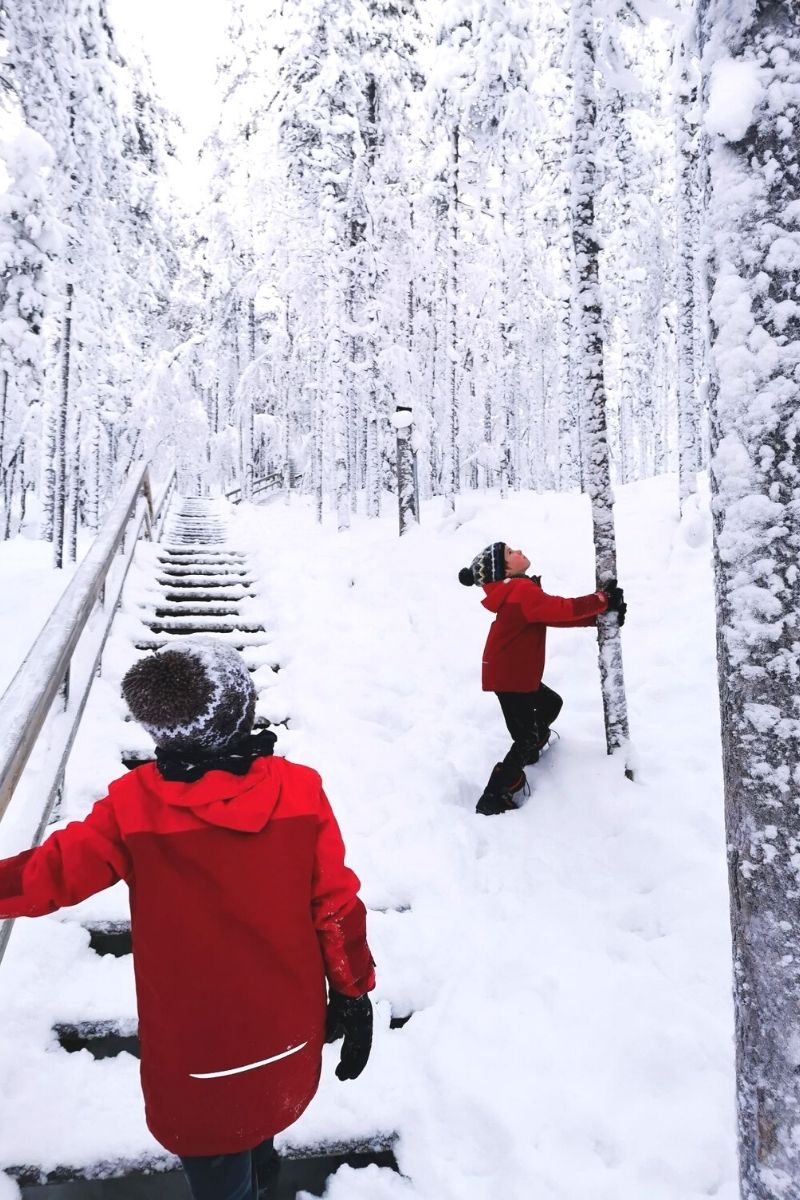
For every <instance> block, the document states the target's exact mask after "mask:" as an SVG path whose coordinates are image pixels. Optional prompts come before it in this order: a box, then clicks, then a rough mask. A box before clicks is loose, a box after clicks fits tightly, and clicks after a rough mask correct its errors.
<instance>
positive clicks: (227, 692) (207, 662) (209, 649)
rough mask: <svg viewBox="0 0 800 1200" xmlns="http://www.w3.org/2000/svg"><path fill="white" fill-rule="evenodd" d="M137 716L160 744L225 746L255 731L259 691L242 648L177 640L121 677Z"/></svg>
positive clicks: (206, 747) (209, 641)
mask: <svg viewBox="0 0 800 1200" xmlns="http://www.w3.org/2000/svg"><path fill="white" fill-rule="evenodd" d="M122 694H123V696H124V697H125V700H126V702H127V705H128V708H129V709H130V710H131V714H132V715H133V717H134V719H135V720H137V721H138V722H139V723H140V724H141V725H144V727H145V729H146V730H147V732H148V733H149V734H150V736H151V737H152V739H153V741H154V742H155V744H156V746H158V747H160V748H170V749H174V750H183V749H187V748H190V747H196V748H197V749H202V750H224V749H227V747H228V746H232V745H234V744H235V743H236V742H238V741H241V739H242V738H244V737H247V735H248V734H249V733H250V732H251V731H252V728H253V720H254V717H255V709H256V690H255V687H254V686H253V681H252V679H251V678H250V672H249V671H248V670H247V667H246V666H245V662H244V659H243V658H242V656H241V654H240V653H239V651H238V650H234V648H233V647H232V646H229V645H227V643H226V642H222V641H219V640H218V639H217V638H212V637H192V638H175V640H174V641H172V642H170V643H169V645H168V646H165V647H164V648H163V649H161V650H159V651H157V652H156V653H155V654H151V655H148V657H147V658H140V659H139V661H138V662H137V663H134V665H133V666H132V667H131V669H130V670H129V671H128V672H127V674H126V675H125V677H124V679H123V680H122Z"/></svg>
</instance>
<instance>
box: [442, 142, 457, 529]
mask: <svg viewBox="0 0 800 1200" xmlns="http://www.w3.org/2000/svg"><path fill="white" fill-rule="evenodd" d="M450 147H451V158H450V204H449V213H448V234H449V237H448V244H447V288H446V293H445V306H446V310H447V358H448V362H447V389H448V396H447V398H448V429H447V441H446V447H447V449H446V453H445V464H444V480H443V483H444V494H445V497H446V499H447V501H448V505H449V507H450V508H451V509H455V503H456V495H457V493H458V481H459V463H458V363H459V357H460V347H459V344H458V255H459V239H458V231H459V221H458V200H459V195H458V193H459V166H460V161H459V156H460V138H459V129H458V126H457V125H456V126H455V128H454V129H453V132H452V135H451V140H450Z"/></svg>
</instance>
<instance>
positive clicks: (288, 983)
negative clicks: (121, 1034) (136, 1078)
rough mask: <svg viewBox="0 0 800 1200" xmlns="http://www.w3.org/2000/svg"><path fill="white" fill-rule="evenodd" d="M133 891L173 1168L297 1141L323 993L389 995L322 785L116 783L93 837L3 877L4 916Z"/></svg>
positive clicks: (152, 1118) (49, 844)
mask: <svg viewBox="0 0 800 1200" xmlns="http://www.w3.org/2000/svg"><path fill="white" fill-rule="evenodd" d="M119 879H124V880H125V881H126V883H127V884H128V886H129V888H130V901H131V930H132V936H133V965H134V971H135V975H136V995H137V1003H138V1009H139V1038H140V1043H141V1076H142V1090H143V1092H144V1099H145V1110H146V1116H147V1123H148V1126H149V1128H150V1130H151V1132H152V1133H153V1135H154V1137H156V1138H157V1139H158V1141H159V1142H161V1144H162V1145H163V1146H165V1147H166V1148H167V1149H168V1150H171V1151H172V1152H173V1153H175V1154H182V1155H198V1154H206V1155H213V1154H230V1153H234V1152H236V1151H240V1150H245V1149H248V1148H251V1147H253V1146H256V1145H257V1144H258V1143H259V1142H262V1141H264V1140H265V1139H266V1138H268V1137H271V1136H272V1135H273V1134H275V1133H278V1132H279V1131H280V1130H282V1129H285V1128H286V1127H287V1126H288V1125H291V1124H292V1122H293V1121H295V1120H296V1119H297V1117H299V1115H300V1113H301V1112H302V1111H303V1109H304V1108H305V1107H306V1105H307V1104H308V1103H309V1101H310V1100H311V1098H312V1097H313V1095H314V1093H315V1092H316V1090H317V1085H318V1083H319V1074H320V1063H321V1052H322V1042H323V1034H324V1026H325V1003H326V997H325V978H326V976H327V979H328V981H329V982H330V985H331V987H332V988H334V989H335V990H336V991H338V992H343V993H344V994H345V995H349V996H359V995H361V994H362V993H364V992H366V991H369V990H370V989H371V988H373V987H374V986H375V974H374V969H373V962H372V958H371V955H370V952H369V947H368V946H367V940H366V920H365V915H366V914H365V909H364V905H363V904H362V903H361V901H360V900H359V899H358V896H357V892H358V887H359V882H358V879H357V878H356V876H355V875H354V874H353V872H352V871H351V870H349V869H348V868H347V867H346V866H345V864H344V845H343V843H342V838H341V834H340V833H339V828H338V826H337V824H336V819H335V817H334V815H333V813H332V811H331V808H330V805H329V803H328V800H327V799H326V797H325V793H324V792H323V790H322V783H321V780H320V777H319V775H317V773H316V772H315V771H312V770H310V769H309V768H308V767H301V766H297V765H295V764H294V763H290V762H287V761H286V760H285V759H282V758H259V759H256V761H255V762H254V763H253V765H252V766H251V768H250V770H249V771H248V773H247V774H246V775H243V776H237V775H231V774H230V773H228V772H225V771H209V772H208V773H207V774H206V775H204V776H203V778H202V779H200V780H198V781H197V782H196V783H178V782H166V781H165V780H164V779H162V778H161V776H160V774H159V772H158V771H157V769H156V766H155V764H154V763H147V764H145V765H144V766H141V767H139V768H137V770H135V771H131V772H130V774H128V775H126V776H124V777H123V778H122V779H118V780H116V782H114V783H112V784H111V787H110V788H109V794H108V796H107V797H106V798H105V799H103V800H100V801H99V802H98V803H97V804H95V806H94V808H93V809H92V811H91V813H90V814H89V815H88V817H86V819H85V820H84V821H76V822H73V823H71V824H70V825H68V826H67V827H66V828H65V829H63V830H60V831H59V832H57V833H54V834H52V835H51V837H49V838H48V839H47V841H46V842H44V843H43V844H42V845H41V846H40V847H38V848H37V849H34V850H27V851H25V852H24V853H23V854H18V855H16V857H14V858H9V859H6V860H5V861H3V862H0V917H19V916H29V917H34V916H40V915H41V914H42V913H50V912H53V911H54V910H55V909H57V908H61V907H62V906H63V905H69V904H77V903H78V901H80V900H83V899H84V898H85V897H86V896H90V895H92V894H93V893H94V892H98V891H100V890H101V889H102V888H106V887H110V886H111V884H113V883H116V882H117V881H118V880H119Z"/></svg>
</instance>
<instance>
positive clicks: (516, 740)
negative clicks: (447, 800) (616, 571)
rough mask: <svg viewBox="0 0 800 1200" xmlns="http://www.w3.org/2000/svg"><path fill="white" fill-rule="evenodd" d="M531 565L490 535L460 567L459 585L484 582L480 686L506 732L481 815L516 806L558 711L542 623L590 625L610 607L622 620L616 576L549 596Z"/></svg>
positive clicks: (478, 809) (480, 804) (622, 603)
mask: <svg viewBox="0 0 800 1200" xmlns="http://www.w3.org/2000/svg"><path fill="white" fill-rule="evenodd" d="M530 565H531V564H530V560H529V559H528V558H526V556H525V555H524V554H523V553H522V551H521V550H511V549H510V548H509V547H508V546H507V545H506V544H505V542H493V543H492V544H491V546H487V547H486V548H485V550H481V552H480V554H478V555H476V557H475V558H474V559H473V560H472V563H471V564H470V566H468V567H464V568H463V569H462V570H461V571H459V574H458V578H459V580H460V582H461V583H463V584H464V586H465V587H472V586H473V585H477V586H479V587H482V588H483V590H484V593H485V594H484V599H483V600H482V602H481V603H482V604H483V606H484V608H488V610H489V612H493V613H495V614H496V615H495V619H494V621H493V623H492V627H491V629H490V630H489V636H488V638H487V640H486V646H485V649H484V652H483V670H482V686H483V690H484V691H485V692H494V693H495V695H496V696H497V699H498V700H499V702H500V708H501V709H502V712H503V717H504V719H505V722H506V726H507V728H508V732H509V733H510V734H511V738H512V742H511V748H510V750H509V751H508V753H507V754H506V756H505V758H504V759H503V761H502V762H499V763H495V765H494V767H493V769H492V773H491V775H490V777H489V782H488V783H487V785H486V787H485V789H484V792H483V795H482V796H481V798H480V800H479V801H478V803H477V806H476V809H475V811H476V812H479V813H481V814H483V815H484V816H494V815H496V814H498V813H504V812H509V811H511V810H512V809H515V808H517V802H516V800H515V797H516V796H517V795H518V793H519V792H521V791H522V789H523V788H524V787H525V782H526V781H525V767H526V766H531V765H532V764H533V763H535V762H537V761H538V759H539V755H540V754H541V752H542V750H543V749H544V747H545V746H546V745H547V743H548V741H549V739H550V726H551V725H552V724H553V721H555V719H556V717H557V716H558V714H559V712H560V711H561V706H562V704H563V700H562V699H561V697H560V696H559V695H558V694H557V693H556V692H554V691H553V690H552V688H549V687H547V685H546V684H544V683H542V674H543V672H544V660H545V638H546V628H547V626H548V625H551V626H561V627H563V628H569V627H572V626H576V625H594V623H595V621H596V619H597V617H598V616H600V614H601V613H605V612H616V613H617V619H618V621H619V624H620V625H622V624H623V623H624V620H625V611H626V605H625V599H624V596H623V592H622V588H621V587H618V586H617V581H616V579H611V580H609V581H608V583H607V584H605V585H604V586H603V587H602V588H598V590H597V591H595V592H591V593H590V594H589V595H588V596H575V597H572V598H567V597H564V596H548V595H547V593H546V592H545V591H543V590H542V587H541V582H540V578H539V576H538V575H532V576H531V575H527V574H526V571H527V570H528V568H529V567H530Z"/></svg>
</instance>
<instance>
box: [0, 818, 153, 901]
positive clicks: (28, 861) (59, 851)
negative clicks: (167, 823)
mask: <svg viewBox="0 0 800 1200" xmlns="http://www.w3.org/2000/svg"><path fill="white" fill-rule="evenodd" d="M130 869H131V864H130V858H129V855H128V851H127V849H126V847H125V844H124V842H123V840H122V835H121V834H120V830H119V826H118V825H117V820H116V817H115V815H114V807H113V804H112V802H111V801H110V800H109V799H108V798H106V799H104V800H99V801H98V802H97V804H95V806H94V808H93V809H92V811H91V812H90V813H89V815H88V817H86V819H85V820H83V821H72V822H70V824H69V825H67V826H66V827H65V828H64V829H59V830H58V832H57V833H53V834H51V835H50V837H49V838H48V839H47V840H46V841H45V842H43V843H42V845H41V846H36V847H35V848H34V849H33V850H24V851H23V852H22V853H21V854H15V855H14V857H13V858H6V859H4V860H2V861H0V918H4V917H41V916H44V914H45V913H51V912H55V911H56V909H58V908H64V907H65V906H67V905H70V904H78V903H79V902H80V901H81V900H85V899H86V897H87V896H92V895H93V894H94V893H95V892H100V891H102V890H103V888H107V887H111V885H112V884H113V883H117V882H118V881H119V880H120V879H127V878H128V876H129V874H130Z"/></svg>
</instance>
